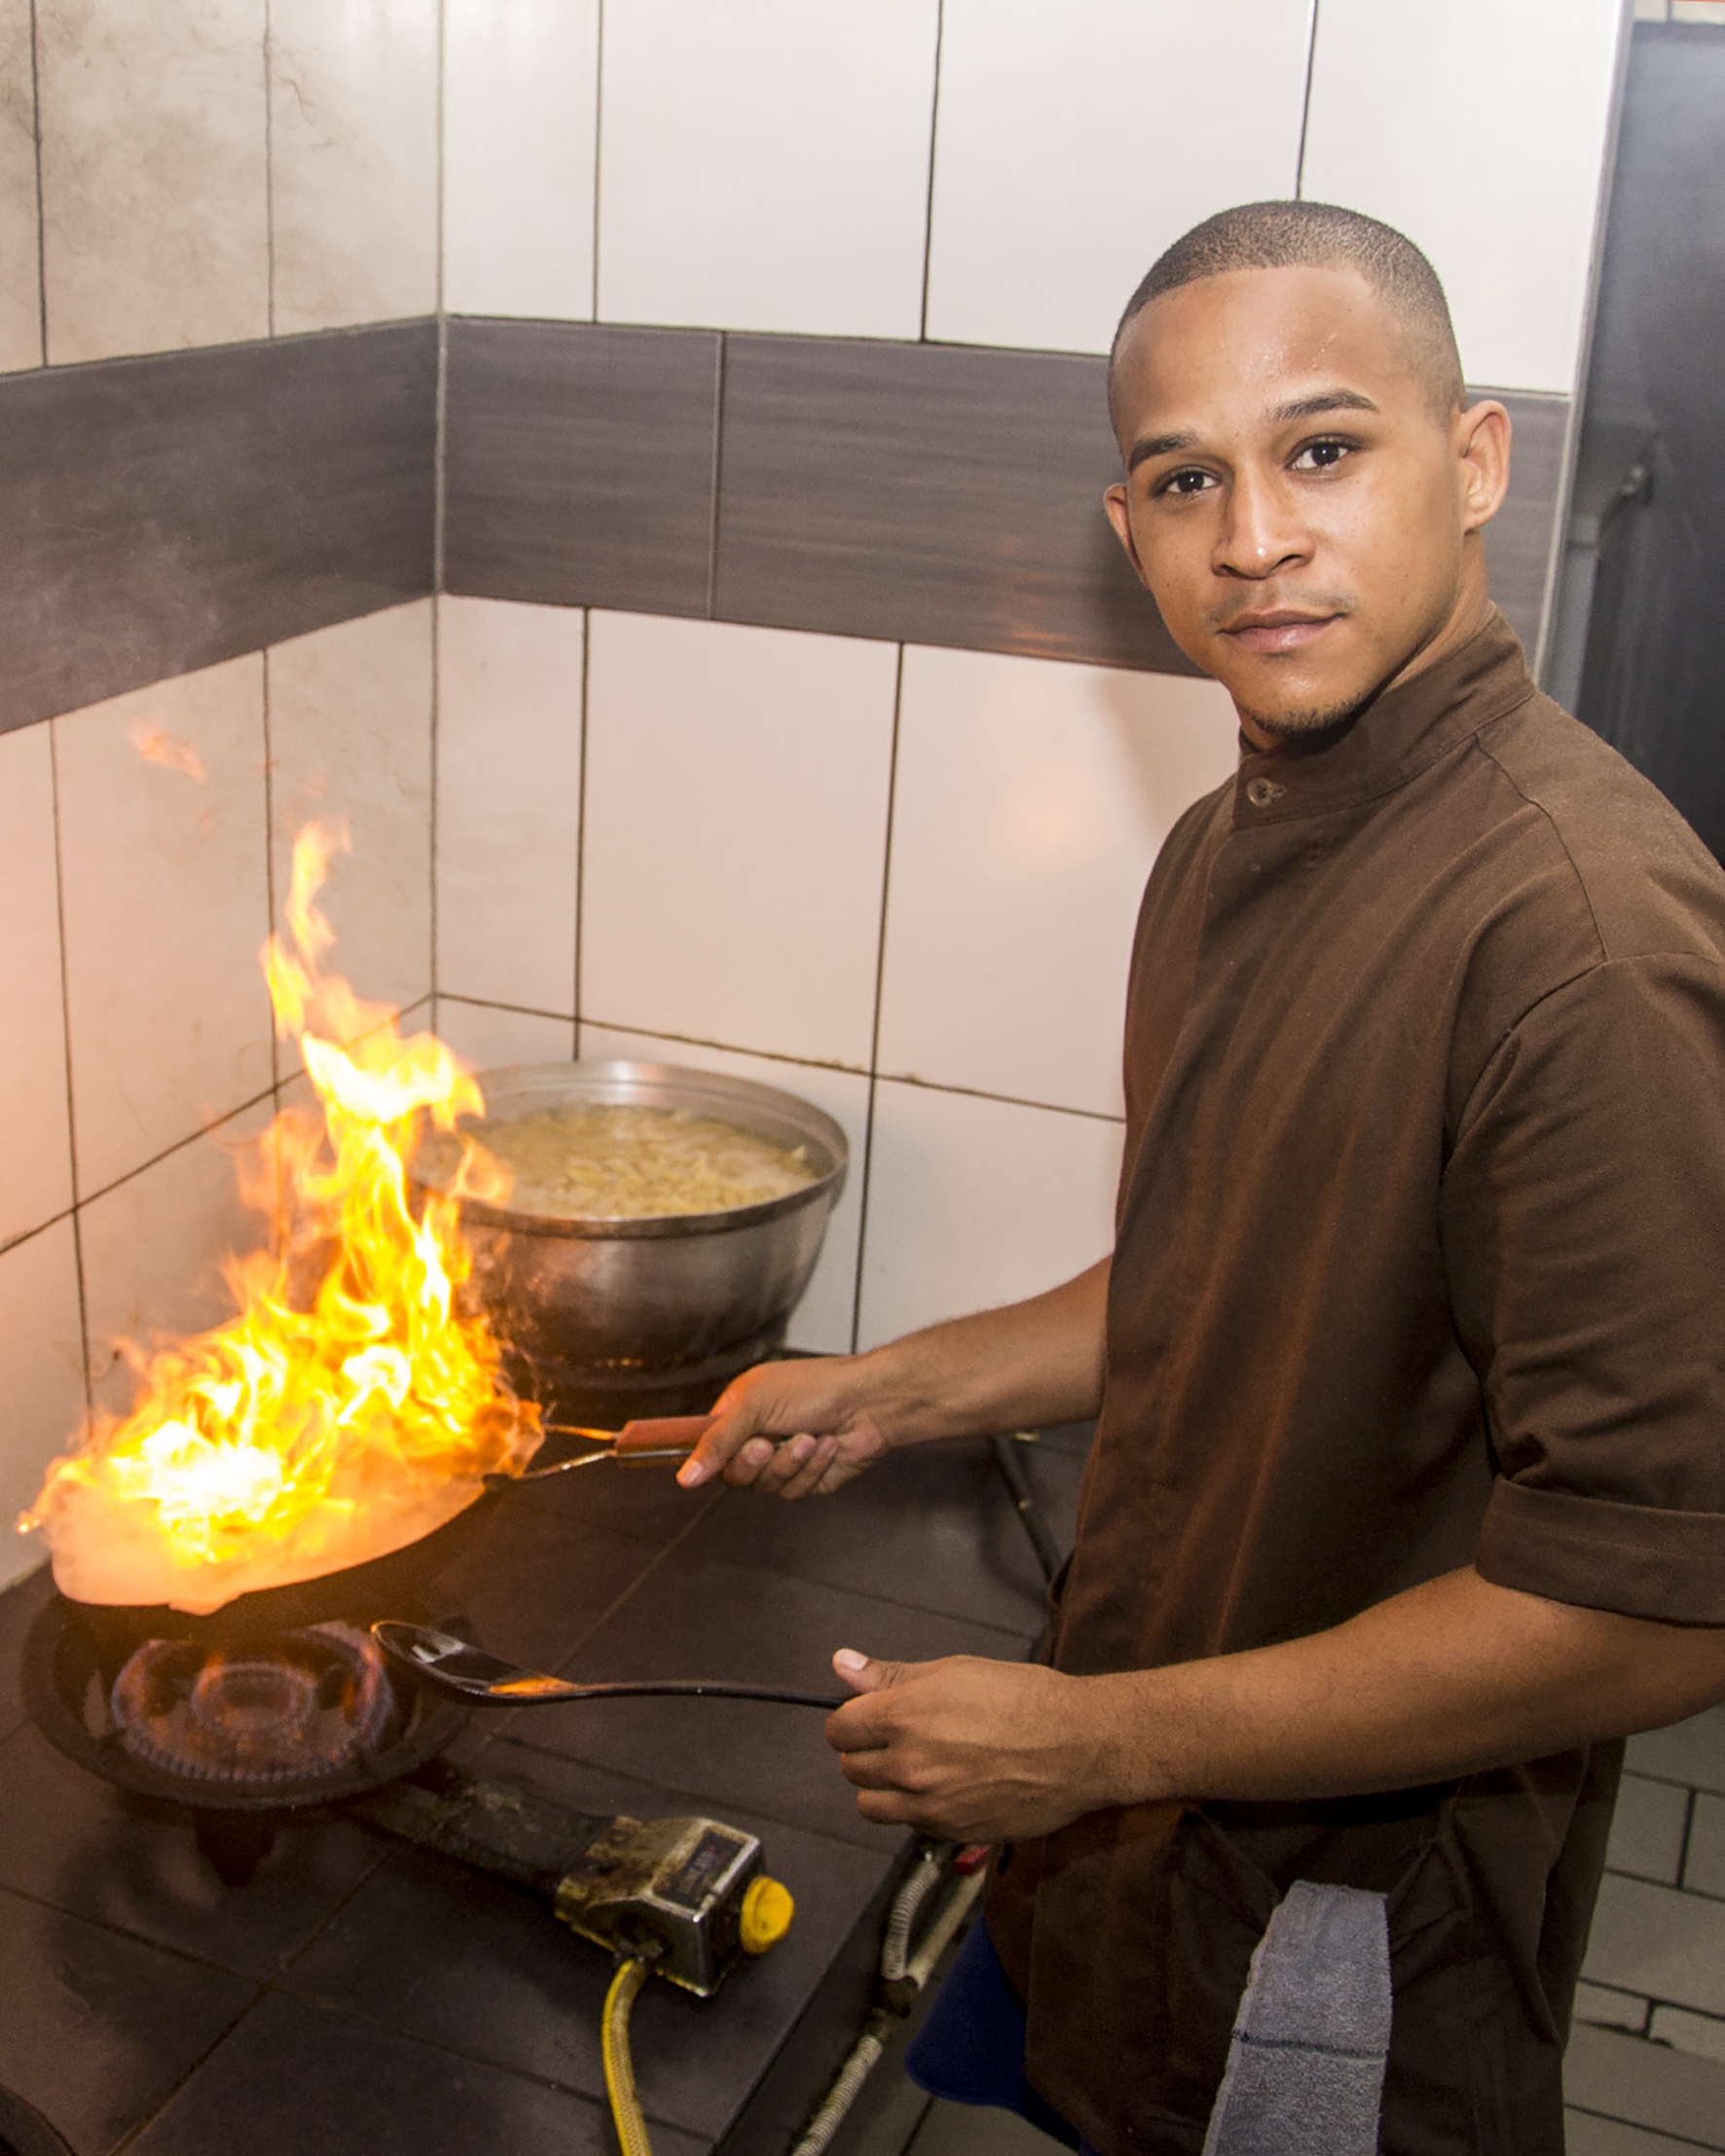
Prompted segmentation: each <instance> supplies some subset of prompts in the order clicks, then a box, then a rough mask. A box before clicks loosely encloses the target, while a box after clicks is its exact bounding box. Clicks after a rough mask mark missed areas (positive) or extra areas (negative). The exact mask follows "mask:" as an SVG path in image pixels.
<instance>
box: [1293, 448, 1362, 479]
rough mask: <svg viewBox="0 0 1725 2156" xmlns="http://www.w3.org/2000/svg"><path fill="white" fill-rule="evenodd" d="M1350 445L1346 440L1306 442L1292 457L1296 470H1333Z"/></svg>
mask: <svg viewBox="0 0 1725 2156" xmlns="http://www.w3.org/2000/svg"><path fill="white" fill-rule="evenodd" d="M1351 447H1352V444H1351V443H1348V442H1307V443H1306V445H1305V447H1304V448H1303V450H1300V451H1299V452H1297V454H1296V456H1295V457H1294V469H1295V470H1296V471H1297V472H1327V471H1333V470H1334V469H1335V467H1336V466H1337V465H1338V464H1340V461H1341V459H1342V458H1343V457H1345V456H1346V455H1347V453H1348V451H1349V449H1350V448H1351Z"/></svg>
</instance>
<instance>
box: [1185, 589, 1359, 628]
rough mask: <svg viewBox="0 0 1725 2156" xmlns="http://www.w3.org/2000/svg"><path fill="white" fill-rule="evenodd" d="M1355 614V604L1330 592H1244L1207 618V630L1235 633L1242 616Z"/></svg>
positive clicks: (1209, 614) (1212, 609)
mask: <svg viewBox="0 0 1725 2156" xmlns="http://www.w3.org/2000/svg"><path fill="white" fill-rule="evenodd" d="M1283 612H1286V613H1291V614H1321V615H1328V614H1351V613H1352V612H1353V601H1352V600H1351V599H1343V598H1340V596H1338V595H1337V594H1334V593H1329V592H1277V593H1275V594H1274V595H1273V596H1272V595H1271V594H1269V593H1266V592H1242V593H1241V594H1240V595H1239V597H1238V598H1237V599H1232V600H1230V601H1229V603H1227V604H1226V605H1222V606H1212V607H1210V608H1209V609H1208V610H1207V611H1206V613H1205V615H1204V627H1205V628H1206V629H1216V630H1227V629H1231V628H1232V627H1233V625H1234V623H1235V622H1236V621H1238V619H1239V618H1240V616H1241V615H1242V614H1275V613H1283Z"/></svg>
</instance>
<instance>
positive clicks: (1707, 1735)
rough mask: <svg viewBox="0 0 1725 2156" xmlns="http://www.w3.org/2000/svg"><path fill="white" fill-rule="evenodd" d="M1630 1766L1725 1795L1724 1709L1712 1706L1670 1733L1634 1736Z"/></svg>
mask: <svg viewBox="0 0 1725 2156" xmlns="http://www.w3.org/2000/svg"><path fill="white" fill-rule="evenodd" d="M1629 1767H1630V1771H1631V1772H1632V1773H1636V1774H1651V1775H1654V1776H1655V1777H1656V1778H1658V1779H1660V1780H1664V1781H1680V1782H1684V1783H1687V1784H1688V1785H1689V1786H1690V1787H1692V1788H1695V1789H1710V1790H1712V1791H1713V1792H1714V1793H1715V1794H1716V1795H1718V1796H1725V1707H1710V1708H1709V1709H1708V1710H1707V1713H1705V1714H1697V1715H1695V1716H1693V1717H1692V1718H1691V1719H1690V1720H1689V1721H1687V1722H1674V1723H1673V1724H1672V1725H1671V1727H1670V1729H1669V1730H1649V1731H1647V1732H1646V1734H1645V1735H1644V1736H1632V1737H1631V1738H1630V1748H1629Z"/></svg>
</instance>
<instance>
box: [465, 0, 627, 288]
mask: <svg viewBox="0 0 1725 2156" xmlns="http://www.w3.org/2000/svg"><path fill="white" fill-rule="evenodd" d="M443 35H444V80H443V304H444V306H445V307H446V308H448V309H449V311H450V312H451V313H452V314H532V315H541V316H553V317H555V318H557V319H559V320H570V321H587V320H590V319H591V317H592V313H593V160H594V148H595V133H596V128H597V120H598V111H599V0H445V8H444V30H443Z"/></svg>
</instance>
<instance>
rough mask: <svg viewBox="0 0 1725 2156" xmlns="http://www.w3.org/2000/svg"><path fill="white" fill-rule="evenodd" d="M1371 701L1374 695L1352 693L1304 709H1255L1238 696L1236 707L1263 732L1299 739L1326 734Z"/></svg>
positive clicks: (1281, 737) (1272, 736)
mask: <svg viewBox="0 0 1725 2156" xmlns="http://www.w3.org/2000/svg"><path fill="white" fill-rule="evenodd" d="M1370 701H1371V699H1370V697H1359V696H1353V697H1349V698H1348V699H1347V701H1346V702H1345V703H1341V704H1322V705H1319V704H1313V705H1308V706H1306V707H1305V708H1304V709H1303V710H1299V711H1291V712H1255V711H1253V710H1252V708H1251V706H1250V705H1247V704H1242V703H1241V702H1240V701H1239V699H1238V698H1237V697H1236V698H1235V699H1234V709H1235V710H1236V711H1237V712H1238V713H1239V714H1240V716H1241V718H1243V719H1245V720H1247V721H1249V722H1250V724H1252V725H1254V726H1256V727H1257V729H1258V731H1259V732H1260V733H1261V734H1268V735H1269V736H1270V738H1271V739H1272V740H1273V741H1299V740H1303V738H1305V737H1306V736H1308V735H1311V734H1326V733H1329V732H1330V731H1331V729H1332V728H1333V727H1337V726H1341V725H1344V724H1345V723H1346V722H1347V720H1348V719H1350V718H1352V717H1353V716H1354V715H1355V713H1357V712H1358V711H1359V710H1360V709H1361V707H1362V705H1364V704H1367V703H1369V702H1370Z"/></svg>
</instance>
